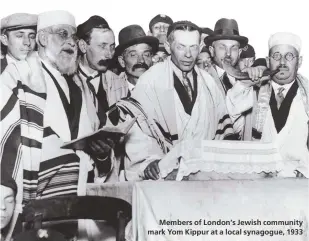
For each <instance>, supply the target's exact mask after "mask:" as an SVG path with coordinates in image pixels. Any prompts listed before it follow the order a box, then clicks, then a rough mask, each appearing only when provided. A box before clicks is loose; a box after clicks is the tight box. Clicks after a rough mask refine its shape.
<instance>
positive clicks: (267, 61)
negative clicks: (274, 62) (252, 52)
mask: <svg viewBox="0 0 309 241" xmlns="http://www.w3.org/2000/svg"><path fill="white" fill-rule="evenodd" d="M265 59H266V66H267V69H269V66H270V64H269V61H270V59H269V57H268V56H267V57H266V58H265Z"/></svg>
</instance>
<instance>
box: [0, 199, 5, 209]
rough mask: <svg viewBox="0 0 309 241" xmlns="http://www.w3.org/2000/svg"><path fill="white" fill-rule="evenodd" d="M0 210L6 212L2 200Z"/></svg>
mask: <svg viewBox="0 0 309 241" xmlns="http://www.w3.org/2000/svg"><path fill="white" fill-rule="evenodd" d="M0 210H2V211H4V210H6V205H5V202H4V201H3V200H2V201H1V203H0Z"/></svg>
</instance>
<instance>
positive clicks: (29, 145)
mask: <svg viewBox="0 0 309 241" xmlns="http://www.w3.org/2000/svg"><path fill="white" fill-rule="evenodd" d="M36 40H37V44H38V52H37V53H33V54H32V55H31V56H28V57H27V58H26V59H25V60H22V61H18V62H16V63H12V64H9V65H8V66H7V67H6V69H5V71H4V72H3V73H2V75H1V77H0V85H1V90H3V91H2V93H3V96H1V103H0V104H1V105H0V106H1V114H2V115H1V128H2V131H3V133H4V134H3V135H2V136H1V151H2V153H1V164H2V165H3V166H5V167H6V169H7V170H8V172H9V173H10V175H12V177H13V178H14V179H16V180H18V182H17V184H18V194H17V198H16V202H17V203H18V204H21V203H27V202H28V201H30V200H32V199H36V198H48V197H53V196H60V195H69V194H71V195H84V194H85V191H86V189H85V188H86V183H87V178H88V172H89V171H92V170H93V162H94V160H96V159H100V160H106V159H107V157H108V155H109V153H110V151H111V149H112V145H113V143H112V141H110V140H105V139H104V138H102V140H100V141H93V142H91V143H89V146H87V148H85V149H84V150H73V149H62V148H61V146H62V145H63V144H64V143H65V142H69V141H72V140H74V139H77V138H79V137H82V136H85V135H88V134H90V133H93V132H94V131H96V130H98V128H99V126H100V124H101V123H100V120H99V118H98V116H97V112H96V109H95V106H94V105H93V99H92V97H91V93H90V90H89V89H88V88H87V86H86V85H85V84H84V82H83V81H81V79H80V78H79V76H78V75H77V74H76V71H77V50H78V49H77V38H76V24H75V18H74V16H73V15H72V14H71V13H69V12H67V11H49V12H44V13H41V14H39V16H38V25H37V37H36ZM104 124H105V123H104ZM106 168H107V169H108V170H107V171H106V173H107V172H108V171H109V170H110V169H111V165H107V167H106ZM102 178H105V177H102Z"/></svg>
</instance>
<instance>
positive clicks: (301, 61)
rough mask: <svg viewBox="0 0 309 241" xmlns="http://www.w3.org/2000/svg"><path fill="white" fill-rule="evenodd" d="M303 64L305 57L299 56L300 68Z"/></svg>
mask: <svg viewBox="0 0 309 241" xmlns="http://www.w3.org/2000/svg"><path fill="white" fill-rule="evenodd" d="M302 63H303V56H299V58H298V68H300V67H301V65H302Z"/></svg>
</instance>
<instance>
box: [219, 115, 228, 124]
mask: <svg viewBox="0 0 309 241" xmlns="http://www.w3.org/2000/svg"><path fill="white" fill-rule="evenodd" d="M228 118H230V116H229V115H228V114H226V115H224V116H223V117H222V118H221V119H220V120H219V124H222V123H223V122H224V121H225V120H226V119H228Z"/></svg>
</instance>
